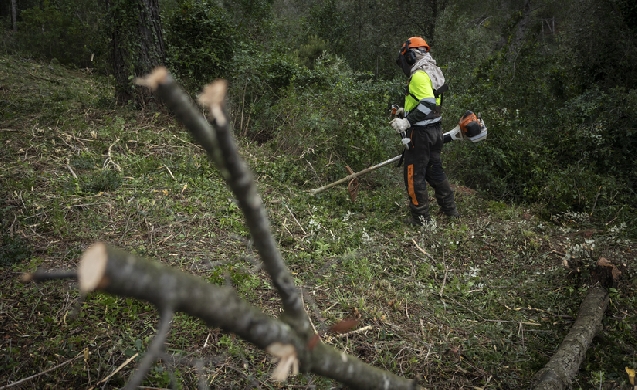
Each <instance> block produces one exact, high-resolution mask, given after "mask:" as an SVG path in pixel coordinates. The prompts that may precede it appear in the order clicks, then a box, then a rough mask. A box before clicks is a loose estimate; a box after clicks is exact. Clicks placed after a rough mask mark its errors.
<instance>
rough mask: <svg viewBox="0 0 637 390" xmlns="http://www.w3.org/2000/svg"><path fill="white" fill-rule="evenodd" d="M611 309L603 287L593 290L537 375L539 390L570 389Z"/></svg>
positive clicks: (589, 291)
mask: <svg viewBox="0 0 637 390" xmlns="http://www.w3.org/2000/svg"><path fill="white" fill-rule="evenodd" d="M607 306H608V292H607V291H606V289H605V288H603V287H591V288H590V289H589V290H588V294H587V295H586V298H585V299H584V301H583V302H582V305H581V306H580V310H579V314H578V315H577V319H576V320H575V324H573V327H572V328H571V330H570V331H569V333H568V334H567V335H566V337H565V338H564V340H563V341H562V343H561V344H560V347H559V348H558V349H557V351H556V352H555V354H554V355H553V357H551V359H550V360H549V362H548V363H547V364H546V365H545V366H544V368H542V369H541V370H540V371H538V372H537V374H536V375H535V379H534V389H535V390H559V389H565V388H570V387H571V384H572V382H573V379H574V378H575V376H576V375H577V372H578V370H579V366H580V364H582V361H583V360H584V357H585V356H586V350H587V349H588V348H589V346H590V345H591V342H592V341H593V337H595V335H596V334H597V333H598V332H599V331H600V330H601V328H602V319H603V318H604V312H605V311H606V307H607Z"/></svg>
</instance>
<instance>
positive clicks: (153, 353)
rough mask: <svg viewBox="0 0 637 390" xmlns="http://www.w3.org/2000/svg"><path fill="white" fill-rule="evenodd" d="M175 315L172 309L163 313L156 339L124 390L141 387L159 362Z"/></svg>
mask: <svg viewBox="0 0 637 390" xmlns="http://www.w3.org/2000/svg"><path fill="white" fill-rule="evenodd" d="M173 315H174V312H173V310H172V309H164V310H163V312H162V313H161V317H160V319H159V327H158V329H157V333H156V334H155V337H153V341H152V342H151V343H150V346H149V347H148V351H146V354H145V355H144V357H143V358H142V361H141V362H139V365H138V366H137V370H135V374H133V377H132V378H131V379H130V380H129V381H128V383H127V384H126V386H125V387H124V390H134V389H135V388H137V386H139V385H140V384H141V383H142V381H143V380H144V377H145V376H146V373H147V372H148V371H149V370H150V367H151V366H152V365H153V363H155V361H156V360H157V357H158V356H159V355H160V354H161V352H162V350H163V348H164V346H165V342H166V339H167V338H168V333H169V331H170V324H171V321H172V319H173Z"/></svg>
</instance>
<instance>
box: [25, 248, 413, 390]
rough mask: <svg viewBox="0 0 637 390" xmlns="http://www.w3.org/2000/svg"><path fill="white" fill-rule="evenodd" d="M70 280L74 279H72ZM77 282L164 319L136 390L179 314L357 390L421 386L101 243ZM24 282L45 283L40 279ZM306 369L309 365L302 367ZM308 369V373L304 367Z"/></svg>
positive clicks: (219, 290) (88, 254)
mask: <svg viewBox="0 0 637 390" xmlns="http://www.w3.org/2000/svg"><path fill="white" fill-rule="evenodd" d="M68 275H71V274H70V273H69V274H68ZM77 279H78V284H79V287H80V290H81V291H82V293H84V294H86V293H89V292H93V291H103V292H106V293H110V294H113V295H116V296H120V297H126V298H135V299H140V300H143V301H146V302H149V303H151V304H153V305H154V306H155V307H157V308H158V309H159V311H160V313H162V318H161V321H160V327H159V329H158V331H157V334H156V336H155V338H154V339H153V342H152V343H151V346H150V347H149V350H148V352H147V354H146V355H145V357H144V359H143V360H142V362H140V364H139V368H138V371H137V372H136V373H135V374H134V375H133V378H132V379H131V380H130V381H129V383H128V384H127V389H128V388H135V387H136V386H137V385H138V384H139V381H140V380H141V379H143V377H144V376H145V373H146V372H147V371H148V369H149V368H150V366H151V364H152V363H153V362H154V361H155V360H156V358H157V356H158V354H159V353H160V352H161V351H162V348H163V346H164V343H165V339H166V336H167V334H168V330H169V327H170V321H171V319H172V313H173V311H172V310H171V308H174V312H177V311H179V312H184V313H186V314H189V315H191V316H193V317H197V318H200V319H201V320H203V321H204V322H205V323H206V324H207V325H208V326H210V327H219V328H221V329H222V330H224V331H226V332H230V333H234V334H236V335H238V336H239V337H241V338H242V339H244V340H246V341H248V342H250V343H252V344H253V345H255V346H257V347H259V348H261V349H264V350H267V349H268V347H270V346H272V345H273V344H282V345H284V346H286V345H289V346H292V347H293V348H294V352H295V353H296V354H297V355H305V356H308V362H307V363H306V371H311V372H313V373H315V374H318V375H321V376H324V377H326V378H331V379H334V380H336V381H338V382H340V383H343V384H346V385H348V386H351V387H352V388H357V389H369V390H375V389H378V390H381V389H385V390H388V389H392V390H414V389H418V388H419V387H418V384H417V382H416V381H412V380H409V379H405V378H401V377H399V376H397V375H394V374H392V373H390V372H388V371H385V370H382V369H379V368H375V367H372V366H370V365H369V364H367V363H365V362H363V361H361V360H359V359H358V358H356V357H353V356H349V355H347V354H345V353H344V352H341V351H339V350H337V349H335V348H333V347H331V346H329V345H326V344H323V343H320V342H319V343H318V344H316V345H312V346H311V347H310V346H309V345H308V344H307V343H306V342H305V341H304V340H303V339H302V338H300V337H299V336H298V335H297V334H296V332H295V330H294V329H292V328H291V327H290V326H289V325H288V324H286V323H284V322H282V321H281V320H279V319H276V318H272V317H270V316H268V315H266V314H264V313H263V312H262V311H260V310H259V309H258V308H255V307H253V306H251V305H250V304H249V303H247V302H245V301H244V300H242V299H241V298H240V297H239V296H238V295H237V294H236V292H235V291H234V290H233V289H232V288H230V287H227V286H217V285H213V284H210V283H208V282H207V281H205V280H204V279H201V278H199V277H196V276H194V275H190V274H187V273H184V272H182V271H180V270H178V269H176V268H172V267H169V266H167V265H165V264H162V263H159V262H154V261H150V260H147V259H143V258H140V257H137V256H134V255H132V254H130V253H128V252H126V251H123V250H121V249H118V248H115V247H112V246H108V245H106V244H103V243H96V244H94V245H92V246H91V247H89V248H88V249H87V250H86V251H85V252H84V253H83V255H82V258H81V259H80V263H79V265H78V272H77ZM23 280H32V281H39V280H40V279H37V278H28V277H26V278H23ZM301 363H303V361H301ZM301 368H303V367H301Z"/></svg>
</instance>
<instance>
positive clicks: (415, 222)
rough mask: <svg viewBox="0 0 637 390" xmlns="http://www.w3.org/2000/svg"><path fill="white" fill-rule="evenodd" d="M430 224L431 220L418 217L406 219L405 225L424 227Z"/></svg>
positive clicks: (421, 216)
mask: <svg viewBox="0 0 637 390" xmlns="http://www.w3.org/2000/svg"><path fill="white" fill-rule="evenodd" d="M430 222H431V218H429V217H426V218H425V216H423V215H419V216H413V215H412V216H411V217H407V219H406V220H405V223H406V224H407V225H409V226H426V225H428V224H429V223H430Z"/></svg>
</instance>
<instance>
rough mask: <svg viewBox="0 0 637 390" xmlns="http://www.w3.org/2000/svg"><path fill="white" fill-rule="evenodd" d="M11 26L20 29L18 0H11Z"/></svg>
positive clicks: (16, 29) (14, 29)
mask: <svg viewBox="0 0 637 390" xmlns="http://www.w3.org/2000/svg"><path fill="white" fill-rule="evenodd" d="M11 26H12V28H13V31H18V0H11Z"/></svg>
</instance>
